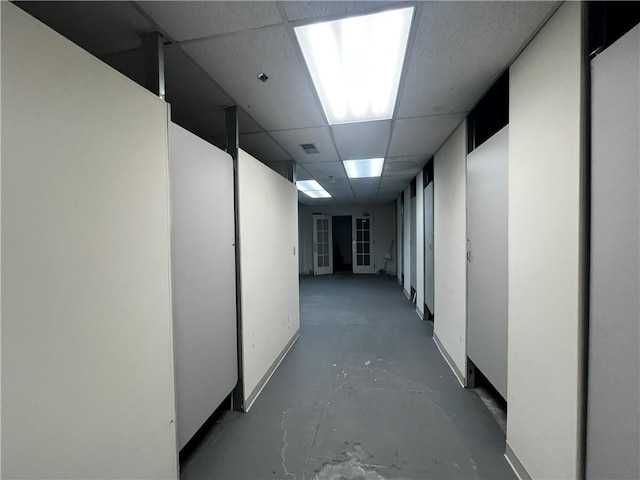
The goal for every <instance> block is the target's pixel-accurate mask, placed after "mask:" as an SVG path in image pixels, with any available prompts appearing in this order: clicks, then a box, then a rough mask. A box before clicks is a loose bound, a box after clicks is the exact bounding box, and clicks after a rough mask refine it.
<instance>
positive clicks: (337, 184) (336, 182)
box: [319, 178, 351, 190]
mask: <svg viewBox="0 0 640 480" xmlns="http://www.w3.org/2000/svg"><path fill="white" fill-rule="evenodd" d="M319 182H320V185H322V186H323V187H324V188H326V189H327V190H335V189H338V190H351V184H350V183H349V180H348V179H345V178H331V179H324V180H320V181H319Z"/></svg>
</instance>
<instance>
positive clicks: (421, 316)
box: [416, 308, 424, 320]
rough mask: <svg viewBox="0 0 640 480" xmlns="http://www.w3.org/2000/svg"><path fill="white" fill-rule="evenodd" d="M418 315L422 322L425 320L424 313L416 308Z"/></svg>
mask: <svg viewBox="0 0 640 480" xmlns="http://www.w3.org/2000/svg"><path fill="white" fill-rule="evenodd" d="M416 313H417V314H418V316H419V317H420V320H424V313H422V312H421V311H420V309H419V308H416Z"/></svg>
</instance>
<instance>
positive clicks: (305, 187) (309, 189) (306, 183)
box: [296, 180, 331, 198]
mask: <svg viewBox="0 0 640 480" xmlns="http://www.w3.org/2000/svg"><path fill="white" fill-rule="evenodd" d="M296 187H298V190H300V191H301V192H302V193H304V194H305V195H306V196H307V197H311V198H330V197H331V194H330V193H329V192H327V191H326V190H325V189H324V188H322V185H320V184H319V183H318V182H316V181H315V180H299V181H297V182H296Z"/></svg>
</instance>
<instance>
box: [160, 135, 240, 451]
mask: <svg viewBox="0 0 640 480" xmlns="http://www.w3.org/2000/svg"><path fill="white" fill-rule="evenodd" d="M169 175H170V184H171V291H172V300H173V334H174V346H175V370H176V408H177V411H178V419H177V428H178V448H179V449H182V447H184V446H185V445H186V443H187V442H188V441H189V440H190V439H191V437H192V436H193V435H194V434H195V433H196V432H197V431H198V429H199V428H200V427H201V426H202V425H203V424H204V422H205V421H206V420H207V419H208V418H209V417H210V416H211V414H212V413H213V412H214V410H215V409H216V408H218V406H219V405H220V404H221V403H222V401H223V400H224V399H225V397H226V396H227V395H229V393H230V392H231V391H232V390H233V388H234V387H235V386H236V383H237V381H238V354H237V336H236V331H237V325H236V283H235V277H236V259H235V247H234V242H235V213H234V205H233V204H234V188H233V161H232V160H231V156H230V155H229V154H227V153H225V152H223V151H222V150H220V149H219V148H217V147H214V146H213V145H211V144H210V143H208V142H205V141H204V140H202V139H201V138H198V137H197V136H195V135H194V134H192V133H190V132H188V131H187V130H185V129H184V128H182V127H179V126H178V125H176V124H175V123H171V124H170V125H169Z"/></svg>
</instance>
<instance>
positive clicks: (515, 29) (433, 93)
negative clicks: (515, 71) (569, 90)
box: [398, 1, 556, 118]
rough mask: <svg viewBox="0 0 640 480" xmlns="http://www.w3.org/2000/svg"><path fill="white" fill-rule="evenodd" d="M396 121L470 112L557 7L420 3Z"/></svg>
mask: <svg viewBox="0 0 640 480" xmlns="http://www.w3.org/2000/svg"><path fill="white" fill-rule="evenodd" d="M420 5H421V8H422V15H421V16H420V19H419V22H420V23H419V25H418V31H417V34H416V36H415V42H414V48H413V50H412V52H411V53H410V56H409V58H408V69H407V71H406V75H405V78H404V86H403V88H402V94H401V97H400V103H399V108H398V117H399V118H401V117H409V116H421V115H432V114H438V113H453V112H466V111H469V110H470V109H471V108H472V107H473V106H474V104H475V103H476V102H477V101H478V100H479V98H480V96H481V95H482V94H483V93H484V92H485V91H486V90H487V89H488V88H489V86H490V85H491V84H492V83H493V82H494V81H495V80H496V78H497V77H498V75H499V74H500V73H501V72H502V71H503V70H504V69H505V67H506V66H507V65H508V63H509V62H510V61H511V60H512V59H513V58H514V56H515V55H516V53H517V52H518V51H519V50H520V48H521V47H522V45H524V44H525V42H527V41H528V40H529V39H530V38H531V37H532V36H533V34H534V33H535V32H536V30H537V29H538V27H539V26H540V25H541V24H542V22H544V20H545V19H546V18H547V17H548V16H549V14H550V13H551V12H552V11H553V10H554V8H555V7H556V2H519V1H515V2H424V3H421V4H420Z"/></svg>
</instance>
